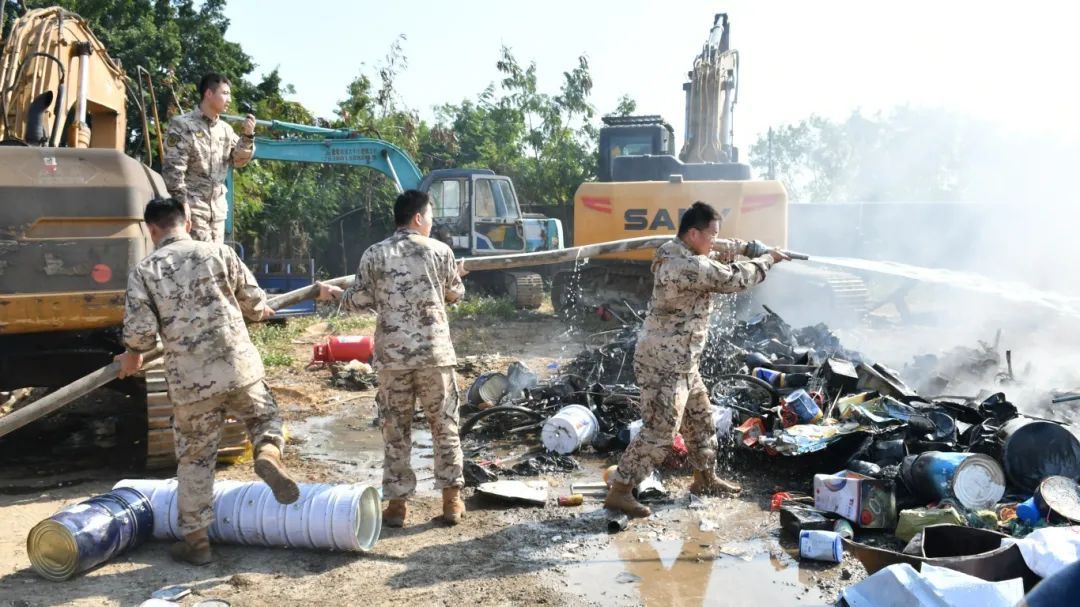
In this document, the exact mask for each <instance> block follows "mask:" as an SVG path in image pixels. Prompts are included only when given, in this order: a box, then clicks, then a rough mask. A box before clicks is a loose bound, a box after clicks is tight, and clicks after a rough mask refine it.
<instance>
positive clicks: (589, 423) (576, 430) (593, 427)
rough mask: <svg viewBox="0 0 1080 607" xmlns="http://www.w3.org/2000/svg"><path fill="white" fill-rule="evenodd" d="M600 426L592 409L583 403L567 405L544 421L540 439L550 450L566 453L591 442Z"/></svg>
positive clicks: (561, 453)
mask: <svg viewBox="0 0 1080 607" xmlns="http://www.w3.org/2000/svg"><path fill="white" fill-rule="evenodd" d="M599 427H600V424H599V422H597V421H596V416H595V415H593V412H592V411H589V410H588V409H587V408H586V407H583V406H581V405H567V406H565V407H563V408H562V409H559V412H558V413H556V414H555V415H554V416H553V417H551V418H550V419H548V420H547V421H546V422H544V427H543V429H541V430H540V439H541V440H542V441H543V442H544V448H546V449H547V450H548V451H554V452H555V453H558V454H560V455H566V454H568V453H573V452H574V451H577V450H578V449H580V448H581V447H582V446H583V445H588V444H589V443H591V442H592V440H593V438H595V437H596V432H597V430H598V429H599Z"/></svg>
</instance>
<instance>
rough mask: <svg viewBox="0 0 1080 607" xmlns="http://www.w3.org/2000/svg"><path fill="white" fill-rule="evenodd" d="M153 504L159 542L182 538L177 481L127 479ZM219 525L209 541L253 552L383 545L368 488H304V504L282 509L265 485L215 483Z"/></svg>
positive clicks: (373, 495) (375, 495)
mask: <svg viewBox="0 0 1080 607" xmlns="http://www.w3.org/2000/svg"><path fill="white" fill-rule="evenodd" d="M116 487H131V488H132V489H135V490H137V491H139V492H140V493H142V494H143V495H145V496H146V497H148V498H149V499H150V507H151V509H152V510H153V512H154V538H155V539H159V540H168V539H176V540H179V539H181V538H182V537H183V534H182V533H181V532H180V522H179V519H178V508H177V502H176V487H177V483H176V479H168V480H155V479H126V480H122V481H120V482H119V483H116V485H115V487H114V488H116ZM213 505H214V522H213V524H212V525H210V540H211V541H214V542H224V543H230V544H246V545H249V546H280V547H288V548H314V549H322V550H342V551H349V552H362V551H366V550H370V549H371V548H372V547H373V546H375V543H376V542H377V541H379V533H380V532H381V530H382V510H381V509H380V505H379V493H378V491H377V490H376V489H375V488H373V487H368V486H366V485H322V484H319V485H315V484H301V485H300V499H298V500H297V501H296V502H295V503H292V504H288V505H285V504H279V503H278V502H277V500H275V499H274V494H273V492H272V491H271V490H270V487H269V486H268V485H267V484H266V483H263V482H261V481H256V482H242V481H227V480H222V481H216V482H214V501H213Z"/></svg>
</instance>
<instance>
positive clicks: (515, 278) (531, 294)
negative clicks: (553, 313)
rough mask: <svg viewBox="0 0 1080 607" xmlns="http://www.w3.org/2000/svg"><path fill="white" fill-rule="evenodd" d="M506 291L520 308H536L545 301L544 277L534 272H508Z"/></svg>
mask: <svg viewBox="0 0 1080 607" xmlns="http://www.w3.org/2000/svg"><path fill="white" fill-rule="evenodd" d="M506 292H507V294H508V295H509V296H510V298H511V299H513V300H514V305H515V306H517V307H518V308H521V309H525V310H535V309H537V308H539V307H540V304H542V303H543V302H544V279H543V278H541V277H540V275H539V274H536V273H534V272H507V278H506Z"/></svg>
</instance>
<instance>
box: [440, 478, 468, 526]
mask: <svg viewBox="0 0 1080 607" xmlns="http://www.w3.org/2000/svg"><path fill="white" fill-rule="evenodd" d="M464 515H465V502H463V501H461V487H445V488H443V490H442V517H443V521H445V522H446V523H448V524H450V525H456V524H458V523H460V522H461V517H462V516H464Z"/></svg>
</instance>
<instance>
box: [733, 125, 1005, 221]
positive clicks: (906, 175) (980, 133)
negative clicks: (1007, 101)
mask: <svg viewBox="0 0 1080 607" xmlns="http://www.w3.org/2000/svg"><path fill="white" fill-rule="evenodd" d="M988 132H989V129H988V128H987V127H986V126H985V125H980V124H977V123H974V122H972V121H970V120H967V119H964V118H963V117H961V116H958V115H956V114H952V113H949V112H946V111H944V110H932V109H913V108H909V107H901V108H898V109H896V110H893V111H892V112H891V113H889V114H880V113H879V114H876V115H874V116H870V117H868V116H864V115H862V114H861V113H860V112H854V113H852V115H851V116H850V117H849V118H848V119H847V120H845V121H843V122H834V121H832V120H828V119H826V118H822V117H821V116H810V117H809V118H807V119H805V120H802V121H800V122H798V123H797V124H787V125H783V126H781V127H779V128H775V129H772V131H771V133H770V134H767V135H763V136H761V137H760V138H759V139H758V140H757V141H756V142H755V143H754V145H753V146H752V147H751V148H750V158H751V164H752V165H753V166H754V167H755V169H757V172H758V174H761V175H767V174H768V173H769V169H770V168H772V170H773V171H774V172H775V176H776V178H777V179H780V180H781V181H783V182H784V186H785V187H786V188H787V190H788V195H789V197H790V198H791V199H792V200H795V201H799V202H815V201H884V200H918V201H939V200H957V199H958V198H960V197H961V195H962V192H963V190H964V187H965V184H966V181H968V180H969V177H968V175H967V173H966V168H967V166H968V164H969V155H970V153H971V152H972V151H974V150H978V149H979V148H980V147H982V146H983V145H985V143H984V140H985V139H986V137H987V133H988ZM770 136H771V144H770Z"/></svg>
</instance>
